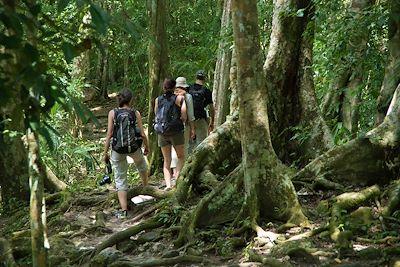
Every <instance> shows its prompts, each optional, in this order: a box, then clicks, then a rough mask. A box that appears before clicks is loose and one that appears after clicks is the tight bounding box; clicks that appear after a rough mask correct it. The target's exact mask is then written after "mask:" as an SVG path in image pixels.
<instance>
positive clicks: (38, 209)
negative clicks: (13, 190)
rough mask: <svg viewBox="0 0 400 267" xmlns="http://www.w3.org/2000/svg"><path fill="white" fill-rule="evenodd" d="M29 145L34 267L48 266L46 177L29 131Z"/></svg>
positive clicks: (37, 147) (33, 136)
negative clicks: (44, 191)
mask: <svg viewBox="0 0 400 267" xmlns="http://www.w3.org/2000/svg"><path fill="white" fill-rule="evenodd" d="M27 143H28V150H29V184H30V188H31V199H30V202H31V204H30V215H31V216H30V217H31V242H32V266H34V267H44V266H47V250H48V249H49V243H48V242H49V241H48V240H47V226H46V212H45V211H46V206H45V202H44V194H43V188H44V176H45V170H44V168H43V164H42V163H41V162H40V156H39V144H38V142H37V136H36V134H34V133H32V132H30V131H29V130H28V133H27Z"/></svg>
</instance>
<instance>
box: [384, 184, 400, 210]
mask: <svg viewBox="0 0 400 267" xmlns="http://www.w3.org/2000/svg"><path fill="white" fill-rule="evenodd" d="M399 208H400V181H399V180H396V181H394V184H393V186H392V188H391V189H390V191H389V199H388V203H387V205H386V207H385V208H384V209H383V211H382V214H383V215H384V216H391V215H392V214H393V212H395V211H396V210H398V209H399Z"/></svg>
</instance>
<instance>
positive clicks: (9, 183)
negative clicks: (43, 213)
mask: <svg viewBox="0 0 400 267" xmlns="http://www.w3.org/2000/svg"><path fill="white" fill-rule="evenodd" d="M1 3H2V6H3V8H4V9H5V10H6V12H9V13H10V14H12V13H14V12H15V6H16V5H17V3H18V1H1ZM3 32H4V33H6V34H7V35H8V36H13V35H15V32H14V31H13V29H12V27H10V28H7V27H5V28H4V29H3ZM1 54H7V56H8V55H11V56H12V58H11V59H9V60H3V61H1V63H0V64H2V69H3V70H4V73H8V74H7V77H5V76H4V73H1V74H0V78H1V79H2V80H4V81H5V83H4V84H3V86H4V87H9V88H13V90H10V91H9V92H10V94H11V98H10V99H13V101H11V102H10V101H9V102H7V103H6V104H5V105H3V106H2V108H1V110H0V147H1V148H2V149H0V187H1V201H2V205H3V207H4V209H5V210H9V208H11V206H10V205H9V204H11V203H12V202H15V200H17V201H23V202H26V203H27V202H28V201H29V183H28V180H29V174H28V157H27V152H26V149H25V146H24V144H23V141H22V140H21V137H22V135H23V134H24V131H25V127H24V111H23V110H22V109H21V106H22V101H21V99H22V93H21V88H20V84H19V81H17V80H15V79H16V78H17V77H19V76H18V73H19V72H20V67H21V66H20V65H19V64H20V63H21V62H24V55H22V54H20V53H19V52H18V50H7V49H4V48H0V55H1ZM5 58H7V57H6V56H5ZM14 204H15V203H14Z"/></svg>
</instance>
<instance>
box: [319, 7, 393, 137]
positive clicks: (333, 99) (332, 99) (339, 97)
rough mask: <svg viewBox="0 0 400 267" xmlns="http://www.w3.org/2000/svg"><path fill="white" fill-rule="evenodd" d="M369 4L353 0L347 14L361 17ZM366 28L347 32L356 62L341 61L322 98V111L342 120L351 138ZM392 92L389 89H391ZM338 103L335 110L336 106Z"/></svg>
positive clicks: (355, 125)
mask: <svg viewBox="0 0 400 267" xmlns="http://www.w3.org/2000/svg"><path fill="white" fill-rule="evenodd" d="M371 5H372V1H371V0H353V1H351V3H350V5H349V8H348V16H349V17H351V19H353V20H356V19H357V18H358V17H360V16H362V14H363V13H362V12H363V11H365V10H366V9H367V8H370V7H371ZM368 34H369V33H368V31H364V32H363V34H360V32H358V34H357V35H353V36H351V35H350V38H349V40H348V43H347V50H349V51H350V53H352V54H353V58H355V60H357V61H358V63H354V62H345V63H344V64H345V65H346V66H345V68H344V69H343V70H342V71H341V72H340V73H339V74H338V75H337V78H336V80H335V81H333V83H332V86H331V87H330V89H329V91H328V93H327V94H326V96H325V98H324V103H323V113H324V114H326V115H325V116H326V118H327V119H329V120H335V118H337V122H342V123H343V126H344V127H345V128H346V129H347V130H348V131H349V133H350V134H351V135H352V136H353V137H354V136H355V135H356V134H357V132H358V121H359V109H358V106H359V103H360V97H361V91H362V90H361V89H362V88H361V86H362V84H363V80H364V70H363V69H362V64H361V63H362V60H364V57H365V55H364V51H366V46H367V40H368ZM392 93H393V92H392ZM338 106H339V109H338V108H337V107H338Z"/></svg>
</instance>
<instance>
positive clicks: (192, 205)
mask: <svg viewBox="0 0 400 267" xmlns="http://www.w3.org/2000/svg"><path fill="white" fill-rule="evenodd" d="M100 104H101V105H102V106H98V105H97V106H93V107H92V108H93V112H94V113H95V114H96V116H97V117H98V119H99V121H100V123H101V125H102V127H103V128H93V125H86V126H85V127H86V128H85V130H84V131H83V133H84V138H88V139H90V140H92V141H93V142H100V143H101V142H102V138H104V136H105V131H104V129H105V124H106V118H107V116H106V114H107V113H108V110H109V109H111V108H112V107H113V104H114V100H109V101H104V102H101V103H100ZM98 156H99V157H100V154H99V155H98ZM131 168H132V169H134V166H132V167H131ZM97 171H98V172H99V173H100V174H101V172H102V169H101V167H100V166H98V170H97ZM75 179H78V180H79V181H81V184H82V186H74V190H70V189H69V190H66V191H64V192H59V193H54V194H49V195H47V197H46V209H47V226H48V239H49V243H50V249H49V264H50V266H397V265H396V264H400V262H399V261H397V262H396V260H398V259H399V256H398V255H400V246H399V243H400V238H399V236H398V229H399V226H400V219H399V218H397V217H396V216H382V209H383V208H382V207H384V206H385V203H386V202H387V199H388V198H389V195H388V193H383V194H381V192H387V188H380V187H379V186H376V185H375V186H370V187H368V188H361V187H358V188H356V187H354V186H353V187H341V188H338V187H337V188H330V189H327V187H326V186H325V187H324V186H321V184H319V185H318V186H316V185H315V184H314V185H311V184H307V183H304V182H297V183H295V187H296V189H297V195H298V198H299V201H300V204H301V206H302V208H303V212H304V213H305V215H306V216H307V218H308V220H309V224H308V225H306V226H303V227H299V226H296V225H289V224H285V223H284V222H279V221H262V222H259V225H260V226H261V228H262V231H260V232H259V233H257V234H256V233H255V232H254V231H252V230H251V229H250V230H249V229H248V227H245V225H246V222H241V225H242V226H244V227H241V228H238V227H237V225H235V224H234V222H233V220H231V219H227V220H225V221H219V222H218V223H213V224H207V223H199V224H198V225H197V226H196V227H194V230H195V232H194V233H190V235H191V238H190V239H189V240H188V242H184V243H183V245H182V244H180V243H179V242H177V240H178V238H179V235H180V234H181V231H182V229H183V228H184V227H185V222H186V221H187V217H190V216H194V215H195V214H196V213H195V212H194V210H195V209H196V204H197V203H198V202H200V201H201V197H200V196H197V197H194V198H191V199H190V200H188V202H187V203H184V205H182V204H178V202H177V200H176V198H175V191H174V190H172V191H163V190H162V189H163V187H164V186H165V185H164V184H163V182H162V180H163V179H162V177H161V176H157V177H155V176H153V177H150V186H148V187H142V186H140V185H139V184H138V182H137V183H134V184H132V188H131V190H130V191H129V198H132V197H135V196H138V195H151V196H153V199H152V200H150V201H145V202H142V203H140V204H134V203H133V202H131V203H130V210H129V213H128V218H127V219H123V220H122V219H118V218H117V217H116V216H115V211H116V210H117V209H118V207H119V205H118V200H117V198H116V193H115V192H114V189H113V185H112V184H110V185H108V184H106V185H104V186H99V185H98V184H97V182H98V181H97V180H93V178H89V179H92V180H89V181H88V179H87V178H85V177H75ZM397 186H398V185H397ZM390 187H391V188H393V187H396V184H391V185H390V186H388V188H390ZM347 192H353V193H347ZM209 194H211V193H209ZM348 194H353V195H352V197H354V196H356V197H355V198H352V201H351V204H349V205H341V204H340V203H343V199H345V198H346V197H348V196H349V195H348ZM354 199H357V200H354ZM341 201H342V202H341ZM261 208H264V209H268V207H261ZM395 215H396V214H395ZM213 219H215V218H210V221H213ZM0 220H1V225H2V227H1V231H2V233H1V234H2V236H5V237H6V239H7V240H9V241H10V244H11V248H12V254H13V257H14V258H15V260H16V262H17V264H18V266H31V265H30V264H31V262H30V254H31V251H30V249H31V248H30V241H29V240H30V231H29V226H30V224H29V210H28V208H22V209H19V210H16V211H15V212H14V213H13V214H9V215H7V216H2V217H1V219H0ZM203 221H204V220H203ZM333 228H335V229H333Z"/></svg>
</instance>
